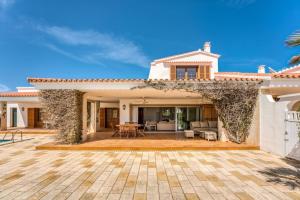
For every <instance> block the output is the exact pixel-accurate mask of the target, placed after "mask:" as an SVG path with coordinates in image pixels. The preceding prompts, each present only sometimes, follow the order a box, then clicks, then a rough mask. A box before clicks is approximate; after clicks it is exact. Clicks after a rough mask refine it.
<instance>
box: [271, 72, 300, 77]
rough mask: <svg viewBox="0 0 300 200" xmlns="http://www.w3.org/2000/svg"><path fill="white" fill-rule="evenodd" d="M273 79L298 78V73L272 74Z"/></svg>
mask: <svg viewBox="0 0 300 200" xmlns="http://www.w3.org/2000/svg"><path fill="white" fill-rule="evenodd" d="M272 77H273V78H300V73H280V74H273V76H272Z"/></svg>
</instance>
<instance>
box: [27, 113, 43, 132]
mask: <svg viewBox="0 0 300 200" xmlns="http://www.w3.org/2000/svg"><path fill="white" fill-rule="evenodd" d="M27 119H28V128H42V127H43V123H42V121H41V114H40V109H39V108H28V110H27Z"/></svg>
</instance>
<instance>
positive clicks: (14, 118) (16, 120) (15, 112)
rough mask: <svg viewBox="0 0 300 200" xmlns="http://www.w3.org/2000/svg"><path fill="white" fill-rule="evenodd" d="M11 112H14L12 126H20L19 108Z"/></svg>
mask: <svg viewBox="0 0 300 200" xmlns="http://www.w3.org/2000/svg"><path fill="white" fill-rule="evenodd" d="M11 112H12V119H11V122H12V123H11V126H12V127H17V126H18V110H17V108H12V109H11Z"/></svg>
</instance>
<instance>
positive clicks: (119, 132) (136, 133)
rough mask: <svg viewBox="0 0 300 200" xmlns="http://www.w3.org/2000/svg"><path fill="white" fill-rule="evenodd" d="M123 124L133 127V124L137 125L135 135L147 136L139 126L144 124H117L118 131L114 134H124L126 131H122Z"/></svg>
mask: <svg viewBox="0 0 300 200" xmlns="http://www.w3.org/2000/svg"><path fill="white" fill-rule="evenodd" d="M122 126H127V127H132V126H134V127H135V134H134V137H138V136H145V135H144V133H142V132H139V131H138V129H139V127H142V126H143V125H142V124H117V125H116V127H117V128H118V131H116V132H115V133H114V134H113V136H117V135H119V136H120V137H122V136H123V134H124V133H122V131H121V130H120V127H122Z"/></svg>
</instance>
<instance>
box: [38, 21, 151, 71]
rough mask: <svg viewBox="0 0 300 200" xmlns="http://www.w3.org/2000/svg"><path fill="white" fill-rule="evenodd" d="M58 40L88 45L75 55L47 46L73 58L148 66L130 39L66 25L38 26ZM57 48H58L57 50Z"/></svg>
mask: <svg viewBox="0 0 300 200" xmlns="http://www.w3.org/2000/svg"><path fill="white" fill-rule="evenodd" d="M38 30H39V31H42V32H44V33H46V34H48V35H49V36H51V37H52V38H55V39H56V40H57V41H58V42H60V43H62V44H64V45H68V46H82V47H90V51H89V52H85V53H83V55H84V56H76V55H75V54H73V53H70V52H66V51H64V50H62V49H61V48H60V49H59V48H58V47H56V48H54V46H48V47H50V48H51V49H52V50H54V51H56V52H58V53H61V54H64V55H66V56H68V57H70V58H73V59H77V60H78V59H79V60H81V61H84V62H89V63H102V61H103V60H105V59H107V60H111V61H117V62H121V63H127V64H133V65H138V66H141V67H148V65H149V59H148V58H147V56H146V55H145V54H144V52H143V51H142V50H141V48H140V47H138V46H137V45H136V44H135V43H133V42H132V41H129V40H126V39H122V38H119V37H115V36H114V35H111V34H106V33H100V32H96V31H93V30H72V29H70V28H67V27H59V26H50V27H47V26H46V27H45V26H44V27H41V26H40V27H38ZM58 49H59V50H58Z"/></svg>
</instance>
